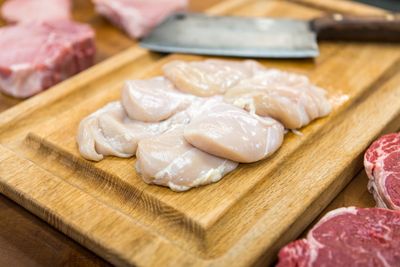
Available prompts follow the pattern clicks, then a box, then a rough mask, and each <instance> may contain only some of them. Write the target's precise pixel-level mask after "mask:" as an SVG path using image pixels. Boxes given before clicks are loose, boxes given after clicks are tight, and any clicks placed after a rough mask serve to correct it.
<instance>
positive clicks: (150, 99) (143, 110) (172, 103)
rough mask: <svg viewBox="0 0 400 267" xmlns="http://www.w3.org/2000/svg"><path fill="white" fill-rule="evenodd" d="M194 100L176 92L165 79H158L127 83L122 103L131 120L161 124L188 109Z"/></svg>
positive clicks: (123, 91)
mask: <svg viewBox="0 0 400 267" xmlns="http://www.w3.org/2000/svg"><path fill="white" fill-rule="evenodd" d="M193 98H194V96H190V95H186V94H182V93H180V92H179V91H176V90H175V88H174V86H173V84H172V83H171V82H170V81H168V80H167V79H165V78H164V77H156V78H153V79H149V80H134V81H126V82H125V86H124V88H123V90H122V99H121V101H122V105H123V106H124V109H125V111H126V112H127V113H128V115H129V117H130V118H131V119H134V120H139V121H144V122H159V121H162V120H165V119H168V118H169V117H171V116H172V115H174V114H176V113H177V112H179V111H182V110H184V109H186V108H187V107H188V106H189V105H190V104H191V102H192V100H193Z"/></svg>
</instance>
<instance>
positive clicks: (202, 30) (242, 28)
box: [140, 13, 319, 58]
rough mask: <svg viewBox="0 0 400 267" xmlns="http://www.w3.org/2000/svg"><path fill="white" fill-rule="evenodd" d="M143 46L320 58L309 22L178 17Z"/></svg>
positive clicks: (173, 50) (168, 50)
mask: <svg viewBox="0 0 400 267" xmlns="http://www.w3.org/2000/svg"><path fill="white" fill-rule="evenodd" d="M140 45H141V46H142V47H144V48H148V49H150V50H153V51H157V52H164V53H188V54H198V55H215V56H233V57H252V58H312V57H316V56H318V54H319V50H318V44H317V36H316V34H315V33H314V32H313V31H312V30H311V29H310V23H309V21H302V20H294V19H275V18H274V19H270V18H246V17H236V16H208V15H204V14H195V13H178V14H174V15H172V16H170V17H168V18H167V19H166V20H165V21H164V22H163V23H161V24H160V25H159V26H157V27H156V28H155V29H154V30H153V31H152V32H151V33H150V34H149V35H148V36H146V37H145V38H143V39H142V40H141V42H140Z"/></svg>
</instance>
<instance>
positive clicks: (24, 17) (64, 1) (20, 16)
mask: <svg viewBox="0 0 400 267" xmlns="http://www.w3.org/2000/svg"><path fill="white" fill-rule="evenodd" d="M1 15H2V17H3V18H4V19H5V20H6V21H8V22H32V21H36V22H43V21H53V20H69V19H70V18H71V0H8V1H6V2H5V3H4V4H3V6H2V9H1Z"/></svg>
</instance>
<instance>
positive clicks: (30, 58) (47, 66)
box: [0, 21, 96, 98]
mask: <svg viewBox="0 0 400 267" xmlns="http://www.w3.org/2000/svg"><path fill="white" fill-rule="evenodd" d="M0 44H1V49H2V51H7V53H0V90H1V91H2V92H5V93H7V94H9V95H12V96H15V97H21V98H23V97H29V96H32V95H34V94H36V93H39V92H40V91H42V90H44V89H47V88H49V87H51V86H53V85H54V84H57V83H59V82H61V81H63V80H65V79H67V78H69V77H71V76H72V75H74V74H76V73H78V72H80V71H82V70H84V69H86V68H88V67H90V66H91V65H92V64H93V63H94V56H95V52H96V48H95V42H94V31H93V30H92V29H91V28H90V27H89V26H87V25H84V24H80V23H75V22H70V21H53V22H51V24H50V23H30V24H17V25H13V26H7V27H2V28H0Z"/></svg>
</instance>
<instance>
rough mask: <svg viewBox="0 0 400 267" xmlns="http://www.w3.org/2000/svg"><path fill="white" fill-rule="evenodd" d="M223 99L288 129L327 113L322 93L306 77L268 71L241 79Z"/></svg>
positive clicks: (272, 70)
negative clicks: (278, 122) (268, 117)
mask: <svg viewBox="0 0 400 267" xmlns="http://www.w3.org/2000/svg"><path fill="white" fill-rule="evenodd" d="M225 100H226V101H227V102H230V103H232V104H234V105H237V106H239V107H242V108H245V109H246V110H249V111H250V112H255V113H256V114H258V115H260V116H270V117H272V118H274V119H276V120H278V121H280V122H281V123H282V124H283V125H284V126H285V127H286V128H288V129H298V128H301V127H303V126H305V125H307V124H309V123H310V122H311V121H312V120H314V119H316V118H319V117H323V116H326V115H328V114H329V113H330V112H331V109H332V107H331V104H330V103H329V101H328V99H327V97H326V92H325V91H324V90H323V89H321V88H318V87H316V86H314V85H313V84H311V82H310V81H309V79H308V78H307V77H306V76H303V75H299V74H294V73H287V72H284V71H279V70H274V69H269V70H262V71H258V72H257V73H256V74H255V75H254V76H253V77H251V78H248V79H243V80H241V81H240V82H239V83H238V84H237V85H235V86H234V87H233V88H231V89H230V90H228V92H227V93H226V94H225Z"/></svg>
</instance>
